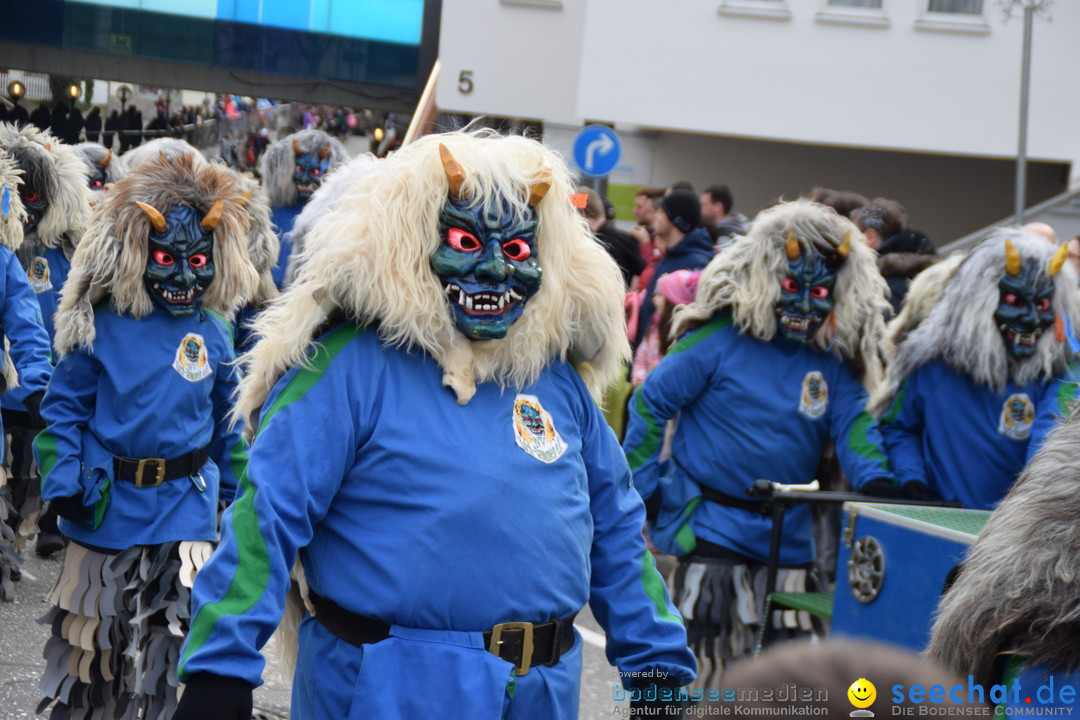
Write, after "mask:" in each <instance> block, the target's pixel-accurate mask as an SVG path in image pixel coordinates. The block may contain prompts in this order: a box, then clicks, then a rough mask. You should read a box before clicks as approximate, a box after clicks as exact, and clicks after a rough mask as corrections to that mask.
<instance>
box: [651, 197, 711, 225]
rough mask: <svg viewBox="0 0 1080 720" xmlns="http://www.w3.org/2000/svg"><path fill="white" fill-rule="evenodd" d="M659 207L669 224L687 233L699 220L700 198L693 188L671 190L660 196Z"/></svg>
mask: <svg viewBox="0 0 1080 720" xmlns="http://www.w3.org/2000/svg"><path fill="white" fill-rule="evenodd" d="M660 207H661V208H662V209H663V211H664V213H665V214H666V215H667V216H668V219H669V220H671V224H672V225H674V226H675V227H677V228H679V230H681V231H683V232H684V233H688V232H690V231H691V230H693V229H694V228H696V227H697V226H698V223H699V222H701V200H699V199H698V196H697V193H695V192H694V191H693V190H672V191H671V192H670V193H668V194H667V195H664V196H663V197H662V198H660Z"/></svg>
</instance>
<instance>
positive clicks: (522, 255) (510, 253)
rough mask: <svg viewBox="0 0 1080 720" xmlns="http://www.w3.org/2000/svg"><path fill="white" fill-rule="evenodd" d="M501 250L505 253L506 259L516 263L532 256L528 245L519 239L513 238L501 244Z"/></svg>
mask: <svg viewBox="0 0 1080 720" xmlns="http://www.w3.org/2000/svg"><path fill="white" fill-rule="evenodd" d="M502 248H503V252H504V253H506V257H508V258H510V259H511V260H516V261H518V262H521V261H522V260H526V259H528V258H529V256H530V255H532V248H531V247H529V243H527V242H525V241H524V240H522V239H520V238H515V239H513V240H509V241H507V242H505V243H503V246H502Z"/></svg>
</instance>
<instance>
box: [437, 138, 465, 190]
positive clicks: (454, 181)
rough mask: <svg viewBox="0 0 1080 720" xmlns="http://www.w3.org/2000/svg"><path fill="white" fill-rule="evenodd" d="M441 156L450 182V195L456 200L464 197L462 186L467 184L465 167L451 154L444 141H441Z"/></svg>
mask: <svg viewBox="0 0 1080 720" xmlns="http://www.w3.org/2000/svg"><path fill="white" fill-rule="evenodd" d="M439 157H440V158H441V159H442V166H443V172H445V173H446V179H447V180H448V181H449V182H450V197H452V198H454V199H455V200H462V199H464V196H463V195H462V193H461V186H462V185H463V184H465V168H463V167H461V163H459V162H458V161H457V160H456V159H455V158H454V156H453V155H451V154H450V150H449V149H448V148H447V147H446V146H445V145H443V144H442V143H439Z"/></svg>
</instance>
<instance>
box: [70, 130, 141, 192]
mask: <svg viewBox="0 0 1080 720" xmlns="http://www.w3.org/2000/svg"><path fill="white" fill-rule="evenodd" d="M72 150H73V151H74V152H75V155H77V156H78V158H79V159H80V160H82V163H83V168H84V170H85V173H86V186H87V187H88V188H90V193H91V200H90V204H91V205H97V204H98V203H99V202H101V201H102V200H103V199H105V194H106V193H107V192H108V191H109V186H110V185H112V184H113V183H115V182H116V181H117V180H119V179H120V178H122V177H124V175H127V171H128V162H127V161H128V158H126V157H124V156H121V155H117V154H116V153H114V152H113V151H112V148H106V147H105V146H104V145H102V144H101V143H95V142H83V143H79V144H78V145H73V146H72Z"/></svg>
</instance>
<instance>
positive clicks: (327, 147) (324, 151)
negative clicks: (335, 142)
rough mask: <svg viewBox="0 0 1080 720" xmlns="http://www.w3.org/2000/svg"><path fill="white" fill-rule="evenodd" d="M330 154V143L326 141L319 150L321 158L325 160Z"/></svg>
mask: <svg viewBox="0 0 1080 720" xmlns="http://www.w3.org/2000/svg"><path fill="white" fill-rule="evenodd" d="M329 154H330V143H326V144H325V145H323V146H322V150H320V151H319V159H320V160H325V159H326V156H327V155H329Z"/></svg>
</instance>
